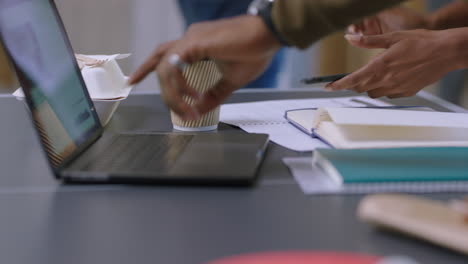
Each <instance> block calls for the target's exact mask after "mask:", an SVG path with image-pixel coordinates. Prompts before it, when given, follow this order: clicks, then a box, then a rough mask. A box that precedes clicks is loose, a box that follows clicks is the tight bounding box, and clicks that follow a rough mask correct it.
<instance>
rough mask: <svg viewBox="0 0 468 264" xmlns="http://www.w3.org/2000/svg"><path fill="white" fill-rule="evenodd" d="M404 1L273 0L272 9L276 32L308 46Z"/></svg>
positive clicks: (302, 47) (298, 44)
mask: <svg viewBox="0 0 468 264" xmlns="http://www.w3.org/2000/svg"><path fill="white" fill-rule="evenodd" d="M400 2H403V0H276V1H275V4H274V5H273V9H272V20H273V24H274V26H275V28H276V30H277V31H278V34H280V35H281V37H282V38H283V39H284V40H285V41H286V42H287V43H288V44H290V45H292V46H295V47H298V48H300V49H304V48H307V47H308V46H309V45H311V44H312V43H313V42H315V41H317V40H319V39H320V38H322V37H324V36H326V35H328V34H330V33H332V32H334V31H337V30H340V29H342V28H344V27H346V26H347V25H349V24H351V23H354V22H356V21H357V20H359V19H360V18H363V17H365V16H369V15H372V14H374V13H376V12H378V11H380V10H383V9H385V8H388V7H391V6H393V5H396V4H398V3H400Z"/></svg>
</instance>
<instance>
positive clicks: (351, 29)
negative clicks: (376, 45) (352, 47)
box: [347, 25, 356, 34]
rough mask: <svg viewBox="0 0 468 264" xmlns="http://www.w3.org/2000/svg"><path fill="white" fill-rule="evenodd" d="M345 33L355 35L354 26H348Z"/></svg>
mask: <svg viewBox="0 0 468 264" xmlns="http://www.w3.org/2000/svg"><path fill="white" fill-rule="evenodd" d="M347 31H348V32H349V33H353V34H355V33H356V26H355V25H351V26H349V27H348V29H347Z"/></svg>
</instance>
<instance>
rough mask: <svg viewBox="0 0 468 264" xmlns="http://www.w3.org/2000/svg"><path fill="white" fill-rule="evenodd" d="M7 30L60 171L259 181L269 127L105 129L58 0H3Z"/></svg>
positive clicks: (0, 22) (122, 179) (113, 178)
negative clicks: (192, 130)
mask: <svg viewBox="0 0 468 264" xmlns="http://www.w3.org/2000/svg"><path fill="white" fill-rule="evenodd" d="M0 37H1V41H2V43H3V44H4V46H5V48H6V51H7V53H8V54H9V56H10V58H11V60H12V62H13V64H14V66H15V69H16V72H17V75H18V78H19V80H20V83H21V85H22V87H23V90H24V93H25V97H26V101H27V103H28V106H29V109H30V113H31V118H32V121H33V123H34V127H35V130H36V132H37V134H38V136H39V138H40V143H41V145H42V148H43V149H44V151H45V153H46V156H47V158H48V162H49V163H50V166H51V168H52V171H53V172H54V174H55V176H56V178H57V179H60V180H62V181H64V182H69V183H125V184H147V183H158V184H161V183H162V184H197V185H199V184H201V185H205V184H208V185H249V184H252V183H254V182H255V179H256V174H257V169H258V167H259V165H260V163H261V161H262V158H263V156H264V152H265V149H266V146H267V143H268V136H267V135H264V134H247V133H244V132H240V131H235V132H229V131H227V132H218V133H198V134H183V133H139V134H130V133H128V134H113V133H108V132H106V131H104V130H103V128H102V126H101V124H100V122H99V119H98V116H97V114H96V110H95V108H94V106H93V103H92V101H91V99H90V97H89V94H88V92H87V89H86V86H85V83H84V81H83V78H82V76H81V72H80V70H79V68H78V65H77V63H76V60H75V56H74V52H73V50H72V48H71V45H70V42H69V40H68V37H67V35H66V32H65V30H64V26H63V23H62V21H61V19H60V17H59V14H58V11H57V8H56V6H55V4H54V2H53V1H52V0H0Z"/></svg>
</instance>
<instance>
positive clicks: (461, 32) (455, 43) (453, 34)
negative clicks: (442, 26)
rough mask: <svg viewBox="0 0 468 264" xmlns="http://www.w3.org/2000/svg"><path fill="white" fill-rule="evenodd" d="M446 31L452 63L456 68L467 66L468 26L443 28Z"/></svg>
mask: <svg viewBox="0 0 468 264" xmlns="http://www.w3.org/2000/svg"><path fill="white" fill-rule="evenodd" d="M445 31H446V32H447V34H448V35H447V37H446V38H447V42H449V45H450V46H449V47H448V49H449V50H450V51H451V53H452V57H453V61H454V65H455V67H456V68H454V70H457V69H467V68H468V49H467V48H466V47H468V27H464V28H456V29H450V30H445Z"/></svg>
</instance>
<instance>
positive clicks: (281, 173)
mask: <svg viewBox="0 0 468 264" xmlns="http://www.w3.org/2000/svg"><path fill="white" fill-rule="evenodd" d="M332 95H336V94H330V93H322V92H317V91H311V90H304V91H297V90H296V91H290V92H284V91H283V92H273V91H272V90H264V91H259V92H252V91H245V92H241V93H237V94H235V95H234V96H233V97H232V98H231V99H230V100H229V102H244V101H254V100H271V99H292V98H304V97H328V96H332ZM431 100H432V99H431ZM432 101H433V100H432ZM397 102H399V103H405V104H424V105H428V106H432V107H433V108H435V109H438V110H448V109H447V108H446V107H443V106H441V105H438V104H436V103H434V102H431V101H429V100H427V99H423V98H411V99H404V100H399V101H397ZM448 107H450V105H448ZM0 120H1V124H2V125H1V126H0V147H1V150H0V168H1V177H0V221H1V224H0V258H1V262H2V263H8V264H15V263H34V264H42V263H44V264H52V263H67V264H74V263H80V264H81V263H112V264H119V263H164V264H172V263H177V264H178V263H181V264H182V263H204V262H206V261H208V260H213V259H216V258H220V257H223V256H229V255H236V254H242V253H250V252H258V251H271V250H340V251H352V252H361V253H370V254H378V255H395V254H398V255H408V256H411V257H413V258H414V259H416V260H418V261H420V262H421V263H434V264H436V263H437V264H439V263H444V264H450V263H453V264H455V263H460V264H461V263H468V257H464V256H462V255H459V254H457V253H453V252H451V251H448V250H445V249H442V248H439V247H436V246H432V245H430V244H427V243H425V242H421V241H418V240H413V239H410V238H406V237H403V236H400V235H396V234H392V233H387V232H382V231H378V230H375V229H374V228H372V227H370V226H368V225H366V224H363V223H361V222H359V221H357V219H356V217H355V209H356V206H357V204H358V202H359V200H360V199H361V198H362V196H340V195H333V196H306V195H304V194H303V193H302V192H301V191H300V189H299V187H298V186H297V184H296V183H295V182H294V180H293V179H292V177H291V175H290V174H289V172H288V170H287V168H286V167H285V166H284V165H283V163H282V162H281V158H282V157H284V156H298V155H304V154H300V153H297V152H293V151H289V150H286V149H284V148H281V147H279V146H277V145H275V144H270V146H269V148H268V151H267V156H266V160H265V162H264V164H263V166H262V168H261V170H260V177H261V180H260V182H259V183H258V185H257V186H256V187H254V188H247V189H239V188H201V187H169V186H153V187H132V186H62V185H60V184H59V183H58V182H56V181H55V180H54V179H53V178H52V176H51V173H50V171H49V169H48V167H47V165H46V162H45V158H44V156H43V154H42V153H41V151H40V149H39V145H38V142H37V139H36V137H35V136H34V134H33V132H32V127H31V123H30V121H29V119H28V116H27V114H26V111H25V109H24V106H23V105H22V104H21V103H20V102H18V101H16V100H15V99H13V98H11V97H1V98H0ZM108 129H110V130H115V131H139V130H144V131H148V130H149V131H170V130H171V124H170V121H169V116H168V112H167V110H166V108H165V106H164V105H163V104H162V102H161V100H160V98H159V96H158V95H156V94H139V95H132V96H131V97H130V98H128V99H127V100H125V101H124V102H123V103H122V105H121V106H120V108H119V109H118V111H117V113H116V114H115V116H114V118H113V120H112V121H111V124H110V125H109V126H108ZM220 129H221V130H225V129H233V128H231V127H229V126H227V125H221V128H220ZM428 196H429V197H431V198H434V199H443V200H446V199H450V198H452V197H453V195H450V194H437V195H428Z"/></svg>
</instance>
